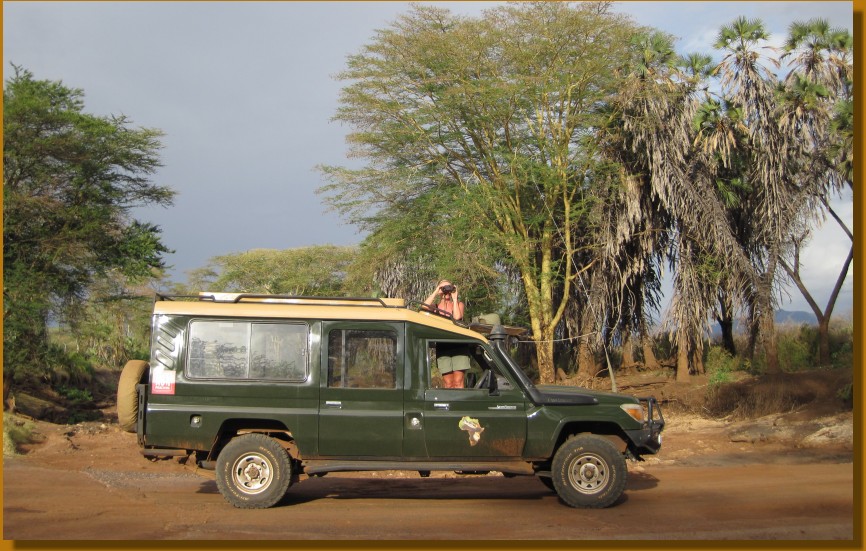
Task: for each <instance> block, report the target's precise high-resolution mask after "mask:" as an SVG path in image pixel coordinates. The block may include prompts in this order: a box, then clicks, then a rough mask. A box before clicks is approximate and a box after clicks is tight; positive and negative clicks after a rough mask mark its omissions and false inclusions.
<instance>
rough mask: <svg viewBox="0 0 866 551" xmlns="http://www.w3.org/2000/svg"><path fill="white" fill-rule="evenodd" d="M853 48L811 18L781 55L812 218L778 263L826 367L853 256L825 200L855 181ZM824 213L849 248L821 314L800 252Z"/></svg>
mask: <svg viewBox="0 0 866 551" xmlns="http://www.w3.org/2000/svg"><path fill="white" fill-rule="evenodd" d="M851 47H852V37H851V35H850V33H848V31H847V30H845V29H832V28H830V26H829V24H828V23H827V21H826V20H822V19H813V20H810V21H807V22H805V23H799V22H798V23H794V24H793V25H791V27H790V30H789V37H788V40H787V42H786V43H785V47H784V49H785V53H784V54H783V55H782V59H786V58H790V59H791V61H790V67H791V72H790V73H789V74H788V76H787V77H786V79H785V82H784V85H783V86H782V87H781V89H780V92H779V97H780V98H781V99H782V101H781V102H780V105H781V109H780V110H781V120H782V121H783V124H784V126H785V128H786V129H787V130H788V131H789V132H790V133H792V134H795V135H796V136H799V137H800V140H801V143H802V147H803V151H802V153H803V155H804V157H805V159H807V161H805V162H804V163H803V164H804V170H803V177H802V179H801V181H800V186H801V193H802V194H803V196H804V197H805V198H806V199H807V200H808V202H809V203H810V205H812V207H811V213H812V214H811V216H807V217H805V218H804V220H803V221H802V223H803V227H802V229H801V230H800V231H799V232H798V234H797V237H792V244H793V247H792V252H791V259H790V260H788V259H785V258H783V259H781V260H780V262H781V265H782V267H783V268H784V270H785V272H786V273H787V274H788V276H789V277H790V278H791V280H792V281H793V282H794V283H795V284H796V286H797V288H798V289H799V290H800V292H801V293H802V295H803V297H804V298H805V299H806V301H807V302H808V303H809V306H810V307H811V308H812V311H813V312H814V314H815V317H816V318H817V320H818V335H819V338H818V341H819V344H818V361H819V363H820V365H828V364H829V363H830V347H829V325H830V316H831V315H832V312H833V308H834V306H835V303H836V299H837V298H838V296H839V291H840V290H841V287H842V284H843V282H844V281H845V278H846V276H847V273H848V268H849V267H850V265H851V262H852V261H853V257H854V245H853V241H854V239H853V235H852V233H851V231H850V230H849V229H848V227H847V226H846V225H845V224H844V223H843V222H842V220H841V219H840V218H839V216H838V215H837V214H836V213H835V212H834V211H833V209H832V208H831V207H830V201H829V198H830V196H831V195H832V194H834V193H838V192H840V190H841V189H843V188H846V187H847V188H851V187H852V182H853V138H854V133H853V102H852V93H853V84H852V74H853V65H852V63H851V61H850V53H851ZM816 161H818V162H816ZM824 213H829V214H830V215H831V216H832V217H833V218H834V219H835V220H836V221H837V222H838V223H839V224H840V226H841V227H842V228H843V230H844V231H845V232H846V233H847V235H848V237H849V239H850V240H851V248H850V250H849V253H848V256H847V258H846V259H845V262H844V263H843V265H842V269H841V271H840V273H839V276H838V278H837V280H836V283H835V285H834V287H833V291H832V292H831V294H830V298H829V300H828V302H827V305H826V307H825V308H824V309H823V310H822V309H821V308H820V306H819V305H818V304H817V302H816V301H815V299H814V298H813V297H812V295H811V293H809V290H808V289H807V288H806V286H805V285H804V283H803V281H802V278H801V277H800V266H799V251H800V246H801V244H802V243H803V242H804V241H805V240H806V239H807V238H808V236H809V233H810V227H811V222H812V221H814V220H815V219H816V218H817V219H822V218H823V217H824ZM807 214H809V213H808V212H807Z"/></svg>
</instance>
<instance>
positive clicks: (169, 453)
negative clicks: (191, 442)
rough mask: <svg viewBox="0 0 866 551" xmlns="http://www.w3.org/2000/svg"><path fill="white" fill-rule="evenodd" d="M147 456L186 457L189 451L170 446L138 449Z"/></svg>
mask: <svg viewBox="0 0 866 551" xmlns="http://www.w3.org/2000/svg"><path fill="white" fill-rule="evenodd" d="M138 451H139V453H141V455H143V456H145V457H186V456H187V455H189V452H187V451H186V450H177V449H169V448H145V449H140V450H138Z"/></svg>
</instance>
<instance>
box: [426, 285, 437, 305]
mask: <svg viewBox="0 0 866 551" xmlns="http://www.w3.org/2000/svg"><path fill="white" fill-rule="evenodd" d="M438 294H439V287H436V288H435V289H433V292H432V293H430V296H429V297H427V300H425V301H424V304H426V305H427V306H433V302H434V301H435V300H436V295H438Z"/></svg>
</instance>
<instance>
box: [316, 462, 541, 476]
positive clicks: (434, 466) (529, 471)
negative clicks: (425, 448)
mask: <svg viewBox="0 0 866 551" xmlns="http://www.w3.org/2000/svg"><path fill="white" fill-rule="evenodd" d="M303 465H304V472H305V473H306V474H317V473H332V472H340V471H464V472H477V471H499V472H501V473H508V474H521V475H533V474H535V469H533V468H532V463H528V462H526V461H478V462H466V461H344V460H339V459H311V460H308V461H304V462H303Z"/></svg>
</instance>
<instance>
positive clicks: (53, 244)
mask: <svg viewBox="0 0 866 551" xmlns="http://www.w3.org/2000/svg"><path fill="white" fill-rule="evenodd" d="M160 136H161V133H160V132H159V131H158V130H153V129H146V128H144V129H142V128H134V127H133V126H132V124H131V122H130V121H129V120H128V119H127V118H125V117H122V116H120V117H117V116H108V117H101V116H95V115H90V114H87V113H85V112H84V93H83V92H82V91H81V90H78V89H73V88H68V87H66V86H64V85H63V84H62V83H61V82H55V81H48V80H36V79H35V78H34V77H33V75H32V73H30V72H29V71H26V70H24V69H21V68H19V67H14V74H13V75H12V77H11V78H10V79H9V80H7V81H6V83H5V87H4V89H3V237H4V246H3V299H4V300H3V338H4V348H3V378H4V397H5V396H7V395H8V392H9V391H10V389H11V387H12V384H13V382H15V381H17V380H19V379H21V378H24V377H28V376H36V375H45V370H46V365H47V362H46V361H45V360H46V357H45V356H46V353H47V324H48V321H49V316H50V315H52V314H54V315H59V314H62V313H63V312H64V311H68V308H67V307H68V306H69V305H70V304H75V303H76V302H77V301H80V300H81V299H83V298H84V297H85V296H86V294H87V289H88V286H89V285H90V284H91V283H92V282H94V281H97V280H100V279H101V278H102V277H103V276H105V275H106V274H108V273H109V272H111V271H113V270H117V271H118V272H120V273H122V274H123V275H124V276H126V277H133V278H146V277H149V276H150V275H151V271H152V270H153V269H154V268H158V267H161V266H162V264H163V260H162V255H163V254H164V253H165V252H167V249H166V248H165V247H164V246H163V244H162V243H161V241H160V229H159V228H158V227H157V226H154V225H152V224H149V223H146V222H141V221H138V220H135V219H133V218H132V209H133V208H134V207H138V206H141V205H147V204H159V205H170V204H171V201H172V197H173V195H174V192H172V191H171V190H170V189H169V188H167V187H165V186H161V185H156V184H154V183H152V182H151V181H150V177H151V176H152V175H153V174H154V172H155V171H156V169H157V168H158V167H159V157H158V151H159V149H160V147H161V145H160V141H159V140H160Z"/></svg>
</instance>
